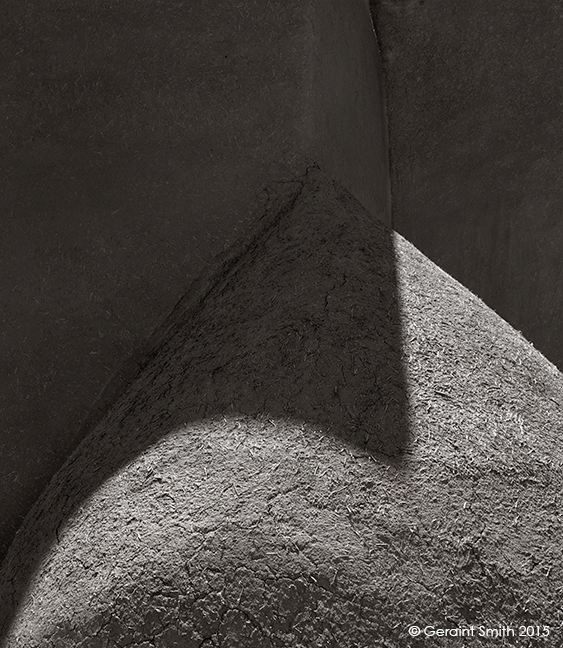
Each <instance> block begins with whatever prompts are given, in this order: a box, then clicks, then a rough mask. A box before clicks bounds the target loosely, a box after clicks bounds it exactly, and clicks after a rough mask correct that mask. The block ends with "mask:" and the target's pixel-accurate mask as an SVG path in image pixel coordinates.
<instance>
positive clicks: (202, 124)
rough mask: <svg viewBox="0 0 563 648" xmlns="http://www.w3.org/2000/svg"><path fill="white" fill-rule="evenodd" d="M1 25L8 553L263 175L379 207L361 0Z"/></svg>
mask: <svg viewBox="0 0 563 648" xmlns="http://www.w3.org/2000/svg"><path fill="white" fill-rule="evenodd" d="M0 22H1V24H2V25H3V26H4V34H5V35H4V37H3V43H2V49H1V52H0V63H1V64H0V85H1V86H2V89H3V90H2V93H3V96H4V97H5V99H6V101H5V102H4V105H3V107H2V111H3V112H2V119H1V120H0V145H1V146H2V162H1V174H2V177H3V178H5V181H4V182H3V186H2V189H1V191H2V194H1V195H0V209H1V211H2V214H3V216H2V236H0V277H2V280H1V283H0V316H1V318H2V319H1V322H0V368H1V378H0V380H1V388H0V398H1V399H2V400H1V402H0V429H1V430H2V435H1V439H0V557H1V556H3V555H4V553H5V551H6V549H7V546H8V544H9V542H10V540H11V538H12V536H13V534H14V532H15V531H16V529H17V528H18V526H19V524H20V522H21V520H22V518H23V515H24V514H25V513H26V512H27V510H28V509H29V507H30V506H31V504H32V503H33V501H34V500H35V499H36V498H37V496H38V495H39V493H40V492H41V491H42V489H43V488H44V486H45V485H46V483H47V482H48V480H49V479H50V477H51V476H52V475H53V473H54V472H55V471H56V469H58V468H59V466H60V465H61V464H62V462H63V461H64V459H65V458H66V457H67V456H68V454H69V452H70V451H71V450H72V449H73V448H74V447H75V446H76V444H77V443H78V441H79V440H80V438H81V437H82V435H83V433H84V430H85V429H86V428H87V427H88V425H89V423H90V421H86V419H87V416H88V414H89V413H91V412H92V408H94V414H95V416H97V415H99V414H100V413H102V412H103V411H104V408H105V407H106V406H107V404H108V403H109V402H111V399H112V398H113V397H114V396H115V394H116V393H118V391H119V389H120V387H121V386H122V385H123V384H124V382H126V381H127V379H128V378H130V377H131V375H133V374H134V373H135V371H136V368H137V367H138V364H137V363H138V362H139V361H141V359H142V358H143V357H144V355H145V354H146V352H147V351H148V349H149V348H150V342H149V341H148V338H149V337H150V335H151V334H152V333H153V331H155V329H157V327H158V326H159V324H161V323H162V321H163V320H164V319H165V317H166V316H167V315H168V314H169V313H170V311H171V310H172V309H173V307H174V306H175V304H176V303H177V302H178V300H179V299H180V298H181V297H182V295H184V293H185V291H186V290H187V289H188V287H189V286H190V284H191V283H192V281H193V280H194V278H195V277H196V276H197V275H198V274H199V273H201V272H202V271H203V270H204V269H205V268H207V267H209V268H210V269H213V268H214V267H215V265H216V262H215V261H214V259H215V258H216V256H217V255H218V254H220V253H221V252H222V251H223V249H224V248H225V247H226V246H227V245H228V244H230V243H231V242H232V241H233V240H234V239H236V238H237V237H243V238H244V235H245V232H247V231H250V232H251V231H252V230H253V228H254V227H255V224H256V222H257V221H258V219H259V218H260V217H261V215H262V214H263V213H264V210H265V208H266V205H267V204H268V202H269V194H268V192H267V191H266V190H265V187H266V186H267V185H268V183H270V182H271V181H284V180H285V181H288V180H292V179H293V178H295V177H296V176H297V175H300V174H302V173H303V172H304V171H305V170H306V168H307V167H308V166H310V165H312V164H316V165H318V166H319V167H320V168H322V169H323V170H324V171H326V172H327V173H328V174H329V175H330V176H331V177H334V178H335V179H337V180H339V181H340V182H341V183H342V184H343V185H344V186H345V187H346V188H347V189H349V190H350V191H351V192H352V193H353V194H354V195H355V196H356V198H357V199H359V200H360V201H361V202H362V203H363V205H364V206H365V207H366V208H367V209H368V210H369V211H370V212H371V214H372V216H373V217H374V218H376V217H377V218H381V219H383V220H384V221H386V222H389V218H390V212H389V184H388V172H387V150H386V141H385V133H386V128H385V126H384V116H383V102H382V91H381V79H380V70H379V61H378V49H377V46H376V41H375V35H374V32H373V27H372V23H371V18H370V14H369V9H368V3H367V0H347V1H346V2H342V0H322V1H321V0H288V1H286V2H283V3H280V2H271V1H270V2H265V1H264V0H246V1H245V2H235V3H233V2H227V1H226V0H218V1H216V2H212V3H211V2H203V1H195V0H191V1H190V2H182V3H179V2H176V3H170V2H161V1H159V0H140V1H139V2H134V3H113V2H106V1H105V0H96V1H94V2H75V1H73V0H61V2H58V3H57V6H56V7H51V6H50V5H46V4H45V3H44V2H41V0H31V1H30V2H26V3H21V2H20V1H19V0H8V2H4V3H2V7H1V8H0ZM124 366H125V370H124V369H123V368H124ZM122 374H124V375H122ZM116 376H117V378H116ZM100 397H101V398H102V400H101V401H100V400H99V399H100ZM95 403H97V406H96V407H95ZM85 425H86V428H84V426H85Z"/></svg>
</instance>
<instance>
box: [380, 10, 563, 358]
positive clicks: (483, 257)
mask: <svg viewBox="0 0 563 648" xmlns="http://www.w3.org/2000/svg"><path fill="white" fill-rule="evenodd" d="M371 6H372V12H373V14H374V20H375V23H376V28H377V32H378V36H379V40H380V43H381V46H382V54H383V59H384V67H385V80H386V92H387V101H388V112H389V127H390V141H391V142H392V147H391V161H392V164H391V180H392V187H393V227H394V228H395V229H396V230H397V231H398V232H399V233H401V234H402V235H403V236H405V237H406V238H407V239H408V240H409V241H411V242H412V243H413V244H414V245H416V246H417V247H418V248H419V249H420V250H422V252H423V253H424V254H426V255H427V256H428V257H429V258H430V259H432V261H434V262H435V263H437V264H438V265H439V266H440V267H441V268H444V269H445V270H446V271H447V272H448V273H449V274H451V275H452V276H454V277H455V278H456V279H458V280H459V281H460V282H461V283H463V284H464V285H465V286H467V287H468V288H469V289H470V290H471V291H473V292H475V293H476V294H478V295H479V296H480V297H481V298H482V299H483V300H484V301H485V302H486V303H487V304H488V305H489V306H490V307H491V308H493V309H494V310H496V311H497V312H498V313H499V314H500V315H501V316H502V317H503V318H504V319H506V320H507V321H509V322H510V323H511V324H512V326H514V327H515V328H516V329H518V330H521V331H522V333H523V334H524V335H525V336H526V338H527V339H529V340H530V341H531V342H532V343H533V344H534V345H535V346H536V347H537V348H538V349H539V350H540V351H541V352H542V353H544V354H545V355H546V356H547V357H548V358H549V359H550V360H551V361H552V362H554V363H555V364H556V365H557V366H558V367H560V368H563V326H562V322H563V301H562V300H561V294H562V293H563V264H562V263H561V250H562V249H563V221H562V219H561V213H562V210H563V188H562V184H561V177H562V176H563V148H562V146H561V141H562V140H561V133H562V132H563V110H562V107H563V83H562V70H563V45H562V43H563V11H562V8H561V3H560V2H557V1H556V0H539V2H533V3H530V2H527V1H526V0H500V1H499V2H489V1H488V0H474V1H473V0H472V1H471V2H466V1H465V0H428V1H426V2H423V1H422V0H421V1H420V2H418V1H417V0H413V1H406V2H397V1H395V0H371Z"/></svg>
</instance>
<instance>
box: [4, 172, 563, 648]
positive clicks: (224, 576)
mask: <svg viewBox="0 0 563 648" xmlns="http://www.w3.org/2000/svg"><path fill="white" fill-rule="evenodd" d="M290 189H291V191H289V190H290ZM282 193H283V195H284V199H283V200H282V202H283V204H284V206H283V207H282V208H281V209H278V208H276V210H275V211H274V212H272V213H270V214H269V216H268V217H267V218H266V219H265V220H264V223H263V228H262V229H261V231H260V232H258V234H257V237H256V238H255V240H254V241H252V242H251V243H250V244H249V245H248V246H247V248H246V250H245V251H244V252H242V253H241V254H240V255H239V256H238V260H236V262H233V263H231V264H230V265H229V266H228V267H227V266H226V267H225V268H224V270H225V272H224V273H223V274H222V275H220V276H218V280H217V282H216V284H215V285H214V286H213V287H212V288H211V289H210V290H208V291H207V292H206V293H205V295H203V296H202V298H201V299H200V300H199V301H197V300H195V301H194V302H193V303H192V305H191V306H190V308H187V309H186V310H185V311H184V315H183V317H178V318H177V319H176V321H175V322H174V323H173V325H172V327H171V328H170V331H169V336H168V338H167V339H164V340H163V341H162V344H161V346H160V349H159V350H157V351H156V352H155V355H154V357H153V358H152V360H151V361H150V362H149V364H148V365H147V367H146V368H145V370H144V371H143V373H142V374H141V375H140V376H139V377H138V379H137V380H136V381H135V382H134V384H133V385H132V386H131V388H130V390H129V391H128V392H127V393H125V394H124V396H123V397H122V398H121V399H120V400H119V401H118V403H117V404H116V406H115V408H114V409H113V410H112V411H110V413H109V414H108V416H107V417H106V418H105V419H104V420H103V421H102V422H101V423H100V424H99V425H98V426H97V428H96V429H95V430H94V432H93V433H92V434H91V435H90V436H89V437H87V438H86V439H85V440H84V442H83V443H82V444H81V445H80V447H79V448H78V450H77V451H76V452H75V453H74V454H73V456H72V457H71V458H70V460H69V461H68V462H67V464H66V465H65V466H64V468H63V469H62V470H61V471H60V472H59V473H58V474H57V475H56V477H55V479H54V480H53V482H52V483H51V485H50V486H49V488H48V490H47V491H46V492H45V494H44V495H43V497H42V498H41V500H40V501H39V502H38V503H37V504H36V506H35V507H34V509H33V510H32V512H31V514H30V515H29V516H28V518H27V520H26V522H25V523H24V525H23V527H22V528H21V529H20V531H19V532H18V534H17V536H16V540H15V542H14V544H13V545H12V548H11V550H10V553H9V555H8V558H7V560H6V561H5V563H4V564H3V566H2V573H1V577H0V628H2V629H3V631H4V633H5V634H4V635H3V642H2V643H1V644H0V645H2V648H15V647H16V646H25V647H26V648H36V647H40V646H41V647H43V646H44V647H47V646H49V647H51V646H52V647H55V648H64V647H67V646H69V647H70V646H73V647H74V646H80V647H82V648H95V647H98V646H99V647H100V648H101V647H104V648H105V647H106V646H112V647H113V646H116V647H125V646H136V647H139V646H142V647H143V648H153V647H154V648H169V647H177V648H179V647H182V648H200V647H201V648H203V647H205V646H209V647H210V646H216V647H221V648H234V647H238V646H240V647H241V648H242V647H243V646H244V647H253V646H254V647H256V648H258V647H260V648H261V647H268V646H271V647H280V648H281V647H282V646H295V647H299V648H306V647H307V648H308V647H310V646H318V647H319V648H320V647H330V648H352V647H357V646H362V647H363V646H370V647H371V646H380V647H386V648H419V647H420V648H422V647H423V646H425V647H426V646H443V645H444V643H443V642H442V641H441V640H440V639H437V638H434V639H432V638H426V637H421V638H410V637H409V635H408V633H407V629H408V627H409V626H410V625H412V624H413V623H419V624H420V625H423V626H424V625H434V626H436V627H441V628H443V627H457V626H466V627H469V626H470V625H471V624H474V625H475V626H483V627H489V628H498V627H499V626H501V625H503V626H512V627H515V628H517V627H518V626H520V625H522V624H526V625H541V626H544V625H545V626H549V627H550V631H551V633H552V634H551V636H550V638H549V641H548V642H546V644H545V645H554V646H555V645H558V644H559V643H560V641H561V624H562V622H563V616H562V613H561V609H560V604H559V599H560V596H559V592H560V589H561V577H562V574H561V565H562V564H563V562H562V556H561V546H562V545H561V542H560V540H561V536H560V534H561V520H560V517H559V515H558V511H559V508H560V503H561V485H562V483H561V481H562V480H561V476H562V475H561V450H562V448H561V444H562V443H563V442H562V440H561V434H560V432H561V430H560V427H561V426H560V418H561V416H560V415H561V407H562V400H563V377H562V376H561V374H560V373H559V372H558V371H557V370H556V369H555V367H554V366H553V365H552V364H550V363H549V362H548V361H546V359H545V358H544V357H543V356H542V355H541V354H539V353H538V352H537V351H535V350H534V349H533V347H532V346H531V345H530V344H529V343H527V342H526V341H525V340H524V339H523V338H522V337H521V336H520V335H519V334H518V333H516V332H515V331H514V330H513V329H512V328H511V327H510V326H509V325H508V324H507V323H506V322H504V321H503V320H502V319H501V318H500V317H499V316H497V315H496V314H495V313H493V312H492V311H491V310H490V309H488V308H487V307H486V306H485V305H484V304H483V302H481V301H480V300H479V299H478V298H476V297H475V296H474V295H472V294H471V293H470V292H469V291H467V290H466V289H464V288H463V287H462V286H461V285H460V284H458V283H457V282H456V281H455V280H453V279H452V278H451V277H449V276H448V275H447V274H446V273H444V272H443V271H441V270H440V269H439V268H438V267H437V266H435V265H434V264H432V263H431V262H430V261H429V260H428V259H427V258H426V257H424V255H422V254H421V253H420V252H419V251H417V250H416V249H415V248H414V247H413V246H412V245H410V244H409V243H407V242H406V241H405V240H404V239H403V238H402V237H400V236H398V235H394V234H393V233H392V232H391V231H390V230H388V229H387V228H386V227H385V226H384V225H382V224H380V223H378V222H376V221H374V220H373V219H371V218H370V216H369V214H368V213H367V212H366V211H365V210H364V209H363V208H362V207H361V205H359V203H357V201H355V200H354V199H353V198H352V197H351V196H350V195H349V194H347V192H345V191H344V190H343V189H342V188H341V187H340V186H338V185H337V184H336V183H333V182H332V181H330V180H328V179H327V178H326V177H325V176H324V175H323V174H322V173H320V172H319V171H318V169H310V170H309V171H308V173H307V175H306V176H305V177H302V178H297V179H296V180H295V182H294V183H293V184H292V186H291V187H287V186H285V187H283V192H282ZM395 256H396V259H395V258H394V257H395ZM395 260H396V263H397V265H396V269H395V263H394V261H395ZM397 286H398V287H399V294H396V292H395V291H396V287H397ZM398 309H400V313H401V317H402V329H401V331H399V332H398V331H397V328H396V321H395V318H396V316H397V310H398ZM399 333H400V335H399ZM397 356H398V358H397ZM398 359H399V360H401V362H399V363H398V362H397V360H398ZM407 398H408V402H407ZM537 641H538V640H537V639H524V640H519V643H518V645H520V646H536V645H537ZM490 642H491V640H490V639H486V638H479V637H478V636H476V637H475V638H474V639H473V640H472V641H471V645H472V646H477V647H479V648H481V647H482V648H484V647H485V646H489V645H490ZM447 645H448V646H452V647H454V646H459V648H461V646H463V645H464V642H463V640H461V639H459V638H449V639H448V644H447ZM495 645H500V646H509V645H514V643H513V642H512V640H510V639H501V640H498V639H497V640H496V641H495Z"/></svg>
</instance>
